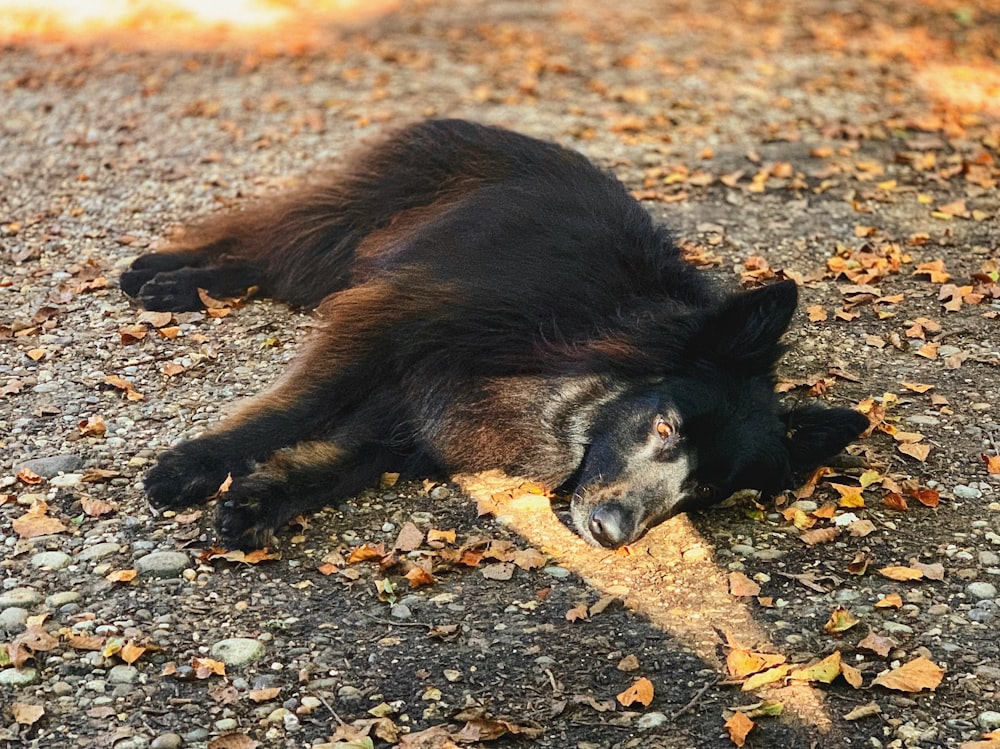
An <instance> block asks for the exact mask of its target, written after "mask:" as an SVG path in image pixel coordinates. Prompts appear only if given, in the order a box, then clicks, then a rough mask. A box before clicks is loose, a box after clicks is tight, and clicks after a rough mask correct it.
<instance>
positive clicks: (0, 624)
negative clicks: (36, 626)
mask: <svg viewBox="0 0 1000 749" xmlns="http://www.w3.org/2000/svg"><path fill="white" fill-rule="evenodd" d="M27 625H28V610H27V609H22V608H21V607H20V606H8V607H7V608H5V609H3V610H0V632H8V633H10V634H12V635H14V634H17V633H19V632H23V631H24V628H25V627H26V626H27Z"/></svg>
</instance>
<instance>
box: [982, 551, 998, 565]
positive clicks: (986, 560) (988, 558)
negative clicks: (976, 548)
mask: <svg viewBox="0 0 1000 749" xmlns="http://www.w3.org/2000/svg"><path fill="white" fill-rule="evenodd" d="M976 559H977V560H978V561H979V563H980V564H981V565H983V567H1000V554H997V553H996V552H993V551H981V552H979V553H978V554H976Z"/></svg>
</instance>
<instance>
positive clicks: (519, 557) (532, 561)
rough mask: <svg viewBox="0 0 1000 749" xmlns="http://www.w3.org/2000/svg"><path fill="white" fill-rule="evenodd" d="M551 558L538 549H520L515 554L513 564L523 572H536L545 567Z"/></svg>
mask: <svg viewBox="0 0 1000 749" xmlns="http://www.w3.org/2000/svg"><path fill="white" fill-rule="evenodd" d="M548 561H549V558H548V557H547V556H545V555H544V554H543V553H542V552H540V551H539V550H538V549H533V548H527V549H520V550H519V551H518V552H517V553H515V554H514V559H513V562H514V564H516V565H517V566H518V567H520V568H521V569H522V570H534V569H538V568H540V567H544V566H545V564H546V562H548Z"/></svg>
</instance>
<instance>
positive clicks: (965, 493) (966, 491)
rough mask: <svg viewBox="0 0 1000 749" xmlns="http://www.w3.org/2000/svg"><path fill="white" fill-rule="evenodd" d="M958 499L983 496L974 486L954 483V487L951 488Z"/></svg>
mask: <svg viewBox="0 0 1000 749" xmlns="http://www.w3.org/2000/svg"><path fill="white" fill-rule="evenodd" d="M951 491H952V494H954V495H955V496H956V497H958V498H959V499H979V498H980V497H982V496H983V493H982V492H981V491H980V490H979V489H977V488H976V487H974V486H966V485H965V484H956V485H955V488H954V489H952V490H951Z"/></svg>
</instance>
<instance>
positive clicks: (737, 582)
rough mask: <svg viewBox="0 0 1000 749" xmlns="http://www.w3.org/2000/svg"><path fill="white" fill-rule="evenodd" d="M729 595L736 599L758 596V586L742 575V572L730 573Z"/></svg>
mask: <svg viewBox="0 0 1000 749" xmlns="http://www.w3.org/2000/svg"><path fill="white" fill-rule="evenodd" d="M729 595H731V596H737V597H740V596H758V595H760V585H758V584H757V583H756V582H754V581H753V580H751V579H750V578H749V577H747V576H746V575H744V574H743V573H742V572H730V573H729Z"/></svg>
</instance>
